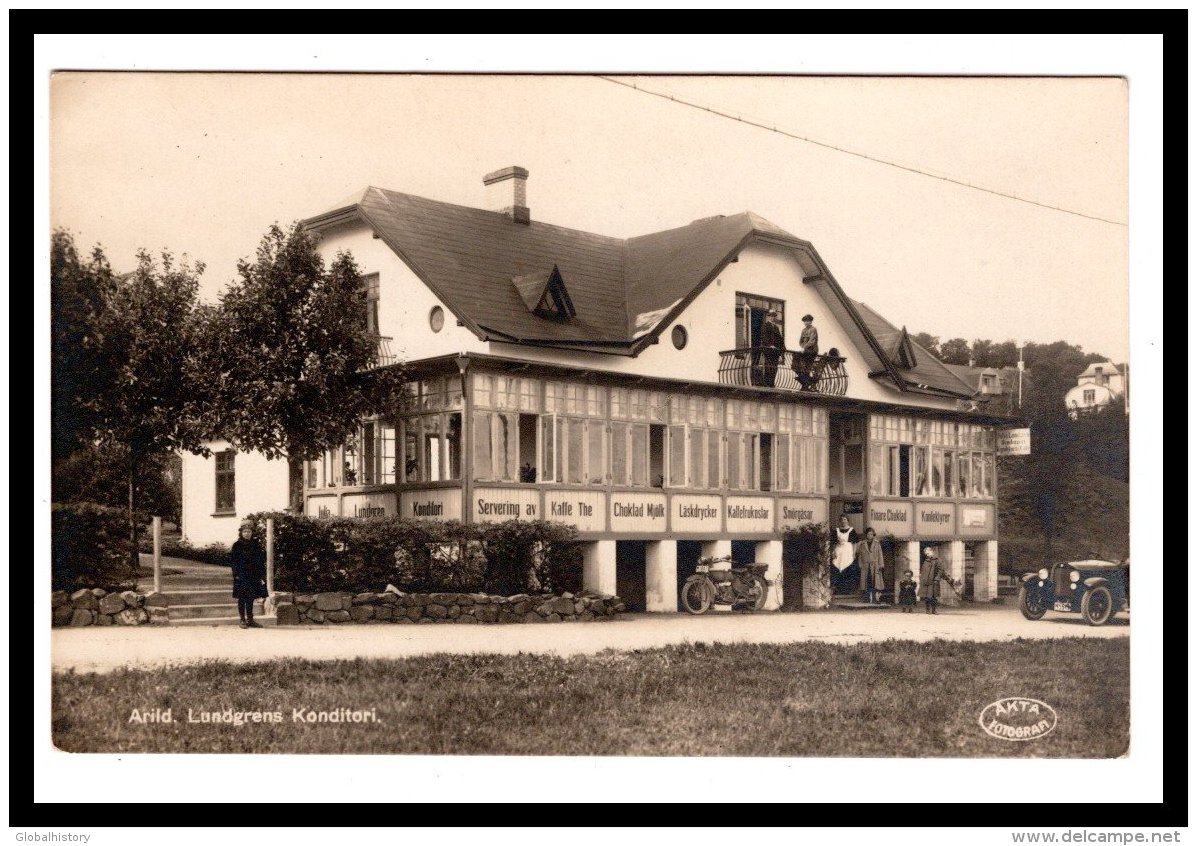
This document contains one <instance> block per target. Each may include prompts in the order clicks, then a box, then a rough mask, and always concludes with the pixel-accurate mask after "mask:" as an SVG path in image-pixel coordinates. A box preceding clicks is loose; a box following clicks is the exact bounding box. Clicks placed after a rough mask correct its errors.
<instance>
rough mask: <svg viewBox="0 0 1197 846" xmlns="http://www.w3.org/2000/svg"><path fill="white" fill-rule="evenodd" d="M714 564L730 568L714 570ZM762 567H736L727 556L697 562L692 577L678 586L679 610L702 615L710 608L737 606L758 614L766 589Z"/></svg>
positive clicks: (760, 565) (763, 567) (740, 565)
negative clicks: (679, 596)
mask: <svg viewBox="0 0 1197 846" xmlns="http://www.w3.org/2000/svg"><path fill="white" fill-rule="evenodd" d="M717 564H729V565H731V566H730V567H726V568H723V567H720V568H716V566H715V565H717ZM767 569H768V565H765V564H756V563H752V564H736V563H735V562H734V561H732V558H731V556H730V555H724V556H720V557H718V558H700V559H699V561H698V567H697V568H696V569H695V573H694V575H693V576H690V577H689V578H688V579H686V582H685V584H683V585H682V606H683V607H684V608H685V609H686V610H687V611H689V612H690V613H691V614H705V613H706V612H707V611H709V610H710V609H711V606H712V605H731V606H732V607H733V608H734V607H736V606H740V607H742V608H750V609H751V610H753V611H760V610H761V609H762V608H764V607H765V599H766V597H767V596H768V595H769V586H770V585H771V584H773V583H772V582H771V581H769V580H768V579H766V578H765V571H766V570H767Z"/></svg>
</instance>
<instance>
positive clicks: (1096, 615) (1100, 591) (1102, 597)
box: [1081, 585, 1114, 626]
mask: <svg viewBox="0 0 1197 846" xmlns="http://www.w3.org/2000/svg"><path fill="white" fill-rule="evenodd" d="M1081 616H1083V617H1084V618H1085V622H1087V623H1088V624H1089V625H1091V626H1104V625H1105V624H1106V623H1108V622H1110V620H1111V618H1113V616H1114V596H1113V594H1111V593H1110V589H1109V588H1108V587H1106V586H1105V585H1098V586H1097V587H1093V588H1090V589H1089V590H1087V591H1086V592H1085V595H1084V596H1083V597H1081Z"/></svg>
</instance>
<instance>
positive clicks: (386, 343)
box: [371, 335, 399, 367]
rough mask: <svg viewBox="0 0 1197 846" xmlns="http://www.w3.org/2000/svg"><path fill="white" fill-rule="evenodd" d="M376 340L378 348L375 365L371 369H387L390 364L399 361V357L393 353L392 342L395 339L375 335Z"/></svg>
mask: <svg viewBox="0 0 1197 846" xmlns="http://www.w3.org/2000/svg"><path fill="white" fill-rule="evenodd" d="M374 340H376V341H377V342H378V346H377V348H376V349H375V351H374V363H373V364H372V365H371V367H386V366H387V365H389V364H395V363H396V362H397V361H399V357H398V356H397V355H395V354H394V353H393V352H391V341H392V340H394V339H393V338H388V337H386V336H385V335H375V336H374Z"/></svg>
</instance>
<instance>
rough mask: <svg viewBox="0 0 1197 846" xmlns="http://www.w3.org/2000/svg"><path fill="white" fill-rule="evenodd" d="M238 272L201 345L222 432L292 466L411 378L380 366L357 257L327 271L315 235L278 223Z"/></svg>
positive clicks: (213, 413) (341, 258) (214, 419)
mask: <svg viewBox="0 0 1197 846" xmlns="http://www.w3.org/2000/svg"><path fill="white" fill-rule="evenodd" d="M237 271H238V276H239V279H237V280H236V281H234V282H233V283H232V284H231V285H230V287H229V289H228V290H227V291H226V292H225V294H224V296H223V297H222V299H221V303H220V306H219V307H218V308H214V309H211V310H210V311H209V312H208V315H207V316H208V318H209V319H208V320H207V321H206V322H205V335H204V337H203V338H202V339H201V343H200V345H199V346H200V349H201V350H202V354H203V355H204V356H205V359H206V360H205V362H204V369H205V371H206V372H208V373H209V374H210V390H211V392H212V398H211V404H210V408H209V411H210V414H209V416H208V418H207V420H206V425H207V427H208V428H209V430H210V431H211V432H212V433H213V434H214V435H216V436H219V437H223V438H227V439H228V440H229V441H231V442H232V443H233V444H234V445H235V446H236V447H237V448H239V449H247V450H257V451H260V452H262V453H264V454H265V455H266V456H267V457H268V458H279V457H284V456H285V457H287V458H289V459H291V460H292V462H293V463H294V462H297V461H300V460H303V459H309V460H310V459H315V458H318V457H319V456H320V454H321V453H322V452H324V450H326V449H328V448H330V447H333V446H336V445H338V444H340V443H342V442H343V441H344V440H345V439H346V438H347V437H348V436H349V435H350V434H351V433H352V432H353V431H354V429H355V428H356V426H357V425H358V424H359V423H360V421H361V420H362V419H363V418H365V417H368V416H370V415H373V414H377V413H381V412H383V411H387V410H389V409H390V408H391V405H392V403H393V402H394V401H396V398H397V397H398V396H399V394H400V391H399V388H400V386H401V384H402V381H403V376H402V373H401V372H399V368H398V367H388V368H382V369H372V367H373V365H374V364H375V363H376V360H377V359H376V356H377V349H378V340H377V338H376V337H375V336H372V335H370V334H369V333H368V332H367V331H366V300H365V291H364V288H363V282H362V278H361V274H360V272H359V271H358V267H357V264H356V263H355V262H354V260H353V257H352V256H351V255H349V254H347V253H338V254H337V256H336V257H335V259H334V260H333V261H332V263H331V264H330V265H329V266H328V267H325V264H324V260H323V259H322V258H321V256H320V253H319V252H318V251H317V237H316V236H315V235H314V234H312V233H310V232H306V231H304V229H303V228H302V226H301V225H299V224H293V225H292V226H291V227H290V229H287V230H284V229H282V228H281V227H279V226H278V225H277V224H275V225H273V226H271V227H270V229H269V231H268V232H267V233H266V235H265V236H264V237H263V238H262V241H261V243H260V245H259V246H258V250H257V255H256V258H255V259H254V261H252V262H251V261H247V260H242V261H240V262H239V263H238V267H237Z"/></svg>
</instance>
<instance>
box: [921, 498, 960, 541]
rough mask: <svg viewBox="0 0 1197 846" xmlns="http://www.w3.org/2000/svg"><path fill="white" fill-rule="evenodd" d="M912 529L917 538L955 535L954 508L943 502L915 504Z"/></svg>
mask: <svg viewBox="0 0 1197 846" xmlns="http://www.w3.org/2000/svg"><path fill="white" fill-rule="evenodd" d="M914 515H915V516H914V528H915V531H916V532H917V533H918V535H919V537H937V536H942V535H954V534H956V506H954V505H952V504H951V503H945V502H916V503H915V504H914Z"/></svg>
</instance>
